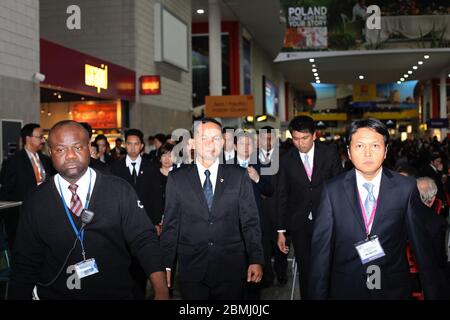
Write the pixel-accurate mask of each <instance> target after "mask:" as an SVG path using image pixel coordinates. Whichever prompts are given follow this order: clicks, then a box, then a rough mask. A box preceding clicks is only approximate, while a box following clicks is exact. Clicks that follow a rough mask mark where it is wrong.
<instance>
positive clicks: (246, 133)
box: [234, 129, 256, 145]
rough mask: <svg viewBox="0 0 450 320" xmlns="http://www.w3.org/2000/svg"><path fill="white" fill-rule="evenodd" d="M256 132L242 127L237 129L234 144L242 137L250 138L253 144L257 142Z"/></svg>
mask: <svg viewBox="0 0 450 320" xmlns="http://www.w3.org/2000/svg"><path fill="white" fill-rule="evenodd" d="M255 135H256V134H255V132H249V131H244V130H242V129H240V130H237V131H236V133H235V135H234V144H235V145H237V142H238V140H239V139H241V138H250V140H251V142H250V143H252V144H254V143H255V140H256V139H255V138H256V137H255Z"/></svg>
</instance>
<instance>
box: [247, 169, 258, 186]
mask: <svg viewBox="0 0 450 320" xmlns="http://www.w3.org/2000/svg"><path fill="white" fill-rule="evenodd" d="M247 172H248V175H249V176H250V179H252V181H253V182H254V183H258V182H259V174H258V171H256V169H255V168H253V167H248V168H247Z"/></svg>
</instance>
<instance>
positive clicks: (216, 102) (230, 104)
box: [205, 95, 255, 118]
mask: <svg viewBox="0 0 450 320" xmlns="http://www.w3.org/2000/svg"><path fill="white" fill-rule="evenodd" d="M205 101H206V102H205V116H207V117H212V118H239V117H246V116H253V115H254V114H255V102H254V100H253V96H251V95H250V96H207V97H206V99H205Z"/></svg>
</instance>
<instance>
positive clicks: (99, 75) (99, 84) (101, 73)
mask: <svg viewBox="0 0 450 320" xmlns="http://www.w3.org/2000/svg"><path fill="white" fill-rule="evenodd" d="M84 70H85V73H84V75H85V76H84V83H85V84H86V85H87V86H90V87H95V88H97V93H100V89H104V90H107V89H108V66H107V65H104V64H102V65H101V67H100V68H98V67H94V66H91V65H89V64H85V65H84Z"/></svg>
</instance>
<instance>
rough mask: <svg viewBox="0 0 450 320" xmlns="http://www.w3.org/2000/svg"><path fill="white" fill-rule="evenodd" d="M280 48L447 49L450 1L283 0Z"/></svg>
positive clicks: (295, 49) (449, 38) (292, 49)
mask: <svg viewBox="0 0 450 320" xmlns="http://www.w3.org/2000/svg"><path fill="white" fill-rule="evenodd" d="M280 1H281V5H282V8H283V12H284V15H285V20H286V31H285V36H284V45H283V49H282V52H293V51H323V50H376V49H394V48H395V49H400V48H448V47H449V46H450V28H449V27H448V26H449V25H450V5H449V1H448V0H435V1H429V0H371V1H364V0H280Z"/></svg>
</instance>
